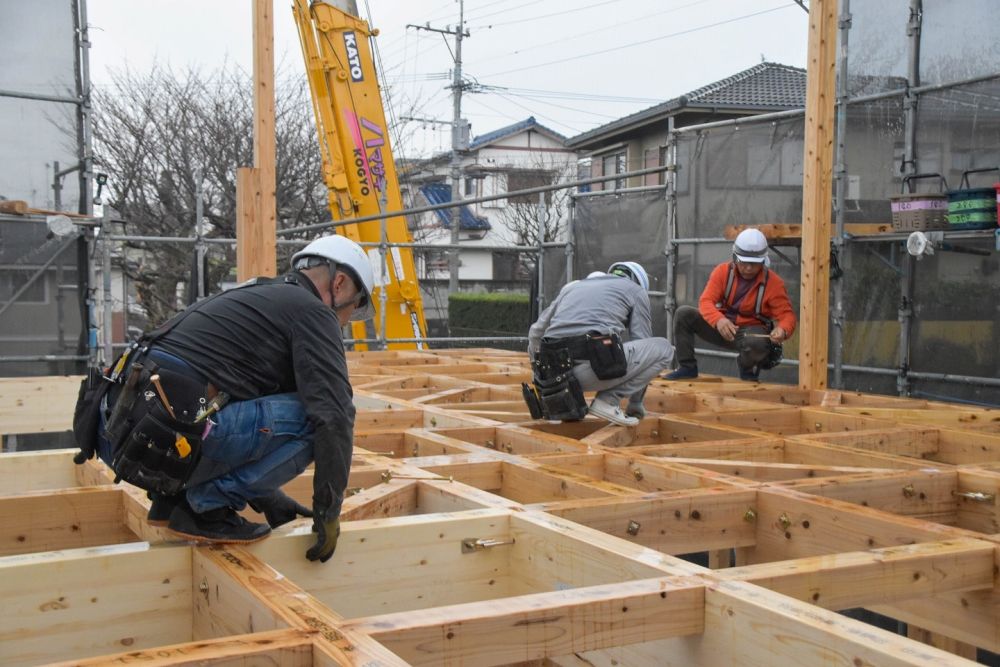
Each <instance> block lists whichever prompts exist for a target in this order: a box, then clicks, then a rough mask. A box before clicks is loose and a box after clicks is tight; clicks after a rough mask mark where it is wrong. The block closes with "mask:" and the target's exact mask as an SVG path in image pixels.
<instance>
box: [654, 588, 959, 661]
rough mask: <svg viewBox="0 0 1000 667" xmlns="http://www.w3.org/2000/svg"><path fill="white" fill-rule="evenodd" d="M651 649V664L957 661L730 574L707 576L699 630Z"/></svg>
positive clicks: (947, 654)
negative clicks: (654, 653)
mask: <svg viewBox="0 0 1000 667" xmlns="http://www.w3.org/2000/svg"><path fill="white" fill-rule="evenodd" d="M658 655H659V656H662V657H661V659H660V660H658V661H657V663H656V664H660V665H665V666H666V667H681V666H687V665H747V666H749V665H755V666H756V665H759V666H761V667H764V666H765V665H858V666H861V665H879V667H902V666H904V665H907V666H909V667H915V666H919V667H940V666H941V665H957V664H962V663H961V662H958V661H957V659H956V657H955V656H954V655H952V654H950V653H947V652H945V651H941V650H939V649H936V648H933V647H930V646H924V645H923V644H920V643H917V642H914V641H912V640H909V639H907V638H906V637H901V636H899V635H896V634H893V633H891V632H887V631H885V630H881V629H879V628H876V627H874V626H871V625H869V624H867V623H862V622H861V621H855V620H853V619H850V618H847V617H846V616H842V615H840V614H838V613H836V612H832V611H827V610H825V609H821V608H819V607H816V606H814V605H811V604H807V603H804V602H799V601H798V600H793V599H791V598H788V597H785V596H782V595H779V594H778V593H774V592H772V591H769V590H766V589H764V588H761V587H759V586H754V585H752V584H748V583H745V582H735V581H724V582H719V583H709V584H707V585H706V587H705V630H704V633H703V634H702V636H701V637H699V638H693V639H692V640H690V641H683V642H680V641H672V642H669V643H668V644H667V645H666V646H663V647H662V648H661V649H660V651H659V652H658ZM650 664H652V663H650ZM969 664H970V665H971V664H972V663H969Z"/></svg>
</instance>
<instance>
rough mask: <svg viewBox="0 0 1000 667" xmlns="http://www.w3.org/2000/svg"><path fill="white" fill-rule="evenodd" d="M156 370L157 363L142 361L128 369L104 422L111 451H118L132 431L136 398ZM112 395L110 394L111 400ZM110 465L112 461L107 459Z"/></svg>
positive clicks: (105, 433) (105, 435)
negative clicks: (144, 362) (147, 363)
mask: <svg viewBox="0 0 1000 667" xmlns="http://www.w3.org/2000/svg"><path fill="white" fill-rule="evenodd" d="M154 372H156V367H155V365H150V367H147V366H146V365H145V364H142V363H134V364H132V365H131V366H130V367H129V369H128V377H127V378H126V380H125V383H124V384H123V385H122V388H121V390H120V391H119V392H118V397H117V399H116V400H115V402H114V407H112V409H111V414H110V415H109V416H108V418H107V421H105V423H104V437H105V438H107V440H108V442H110V443H111V451H112V452H115V451H118V448H119V447H120V446H121V443H122V441H123V440H124V439H125V436H126V435H128V433H129V431H131V429H132V426H133V425H134V424H135V420H136V418H137V416H136V415H135V414H134V411H135V408H136V399H137V398H138V397H139V394H140V390H141V389H142V388H144V387H147V386H148V385H149V378H150V377H151V376H152V374H153V373H154ZM110 399H111V396H109V401H110ZM105 463H107V464H108V465H110V464H111V462H110V461H105Z"/></svg>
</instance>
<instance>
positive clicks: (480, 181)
mask: <svg viewBox="0 0 1000 667" xmlns="http://www.w3.org/2000/svg"><path fill="white" fill-rule="evenodd" d="M576 164H577V154H576V153H575V152H574V151H572V150H568V149H566V148H565V147H564V146H563V145H562V142H561V141H559V140H558V139H556V138H554V137H551V136H549V135H548V134H546V133H544V132H539V131H538V130H537V129H535V128H528V129H525V130H522V131H520V132H517V133H516V134H512V135H509V136H506V137H502V138H500V139H497V140H496V141H494V142H491V143H489V144H487V145H484V146H482V147H480V148H478V149H474V150H472V151H470V152H469V153H467V154H466V156H465V157H464V159H463V161H462V165H461V168H462V172H463V174H465V175H466V176H464V177H463V183H462V188H461V196H462V198H463V199H474V198H477V197H483V196H487V195H493V194H502V193H504V192H507V191H508V189H509V187H508V186H509V184H508V173H509V172H512V171H551V172H555V173H556V176H555V180H556V181H571V180H574V179H575V177H576V169H577V167H576ZM431 169H432V171H433V174H434V175H435V176H440V177H441V179H442V180H443V181H445V182H447V183H449V184H450V167H449V163H448V161H447V160H441V161H439V162H435V163H433V166H432V167H431ZM403 189H404V191H407V190H409V196H407V197H406V199H407V201H409V202H410V203H412V202H413V201H414V195H415V193H416V192H417V186H416V185H407V184H405V183H404V184H403ZM509 207H510V202H508V200H507V199H499V200H496V201H492V202H484V203H480V204H470V205H469V208H470V209H471V211H472V213H473V214H474V215H476V216H478V217H482V218H486V219H487V220H488V221H489V223H490V226H491V228H490V229H489V230H488V231H486V232H483V231H462V232H461V234H460V238H461V242H462V244H463V245H467V246H468V248H469V249H468V250H462V252H461V253H460V256H459V259H460V268H459V277H460V278H461V279H462V280H510V279H511V278H512V276H500V275H495V272H494V267H493V253H492V251H491V250H482V251H476V250H475V248H476V246H504V247H514V246H516V245H518V242H519V238H518V236H519V235H518V233H517V231H516V230H515V229H512V228H511V226H510V225H508V224H507V219H506V218H505V213H504V211H505V210H507V209H508V208H509ZM552 213H553V215H556V216H559V217H560V218H562V219H563V220H564V221H565V219H566V216H567V215H568V211H567V207H566V206H565V205H562V206H559V207H558V208H557V209H556V210H554V211H553V212H552ZM420 223H421V228H420V229H419V230H416V231H415V233H414V237H415V240H418V241H420V242H423V243H429V244H443V243H450V241H451V232H450V229H448V228H445V227H442V226H441V224H440V218H439V217H438V216H437V215H436V214H435V213H425V214H423V215H422V216H420ZM564 227H565V225H564ZM423 275H424V277H427V278H444V277H447V276H448V273H447V259H446V255H444V254H442V255H441V256H440V258H438V259H437V260H436V261H435V260H432V261H430V262H428V263H427V265H426V266H425V270H424V272H423Z"/></svg>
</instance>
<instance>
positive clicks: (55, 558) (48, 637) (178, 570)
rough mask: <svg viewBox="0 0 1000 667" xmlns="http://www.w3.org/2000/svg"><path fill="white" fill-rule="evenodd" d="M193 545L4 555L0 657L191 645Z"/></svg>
mask: <svg viewBox="0 0 1000 667" xmlns="http://www.w3.org/2000/svg"><path fill="white" fill-rule="evenodd" d="M196 587H197V583H195V582H194V581H193V580H192V576H191V549H189V548H187V547H175V548H171V549H149V547H148V546H146V545H123V546H121V547H105V548H103V549H94V550H88V551H84V550H73V551H67V552H49V553H45V554H35V555H32V556H17V557H11V558H2V559H0V599H2V600H3V605H0V662H2V663H3V664H4V665H37V664H41V663H48V662H53V661H57V660H76V659H80V658H87V657H91V656H97V655H103V654H106V653H117V652H119V651H123V650H126V649H127V650H131V651H140V650H145V649H151V648H154V647H156V646H164V645H170V644H177V643H181V642H189V641H191V640H192V636H191V605H192V591H194V590H195V589H196Z"/></svg>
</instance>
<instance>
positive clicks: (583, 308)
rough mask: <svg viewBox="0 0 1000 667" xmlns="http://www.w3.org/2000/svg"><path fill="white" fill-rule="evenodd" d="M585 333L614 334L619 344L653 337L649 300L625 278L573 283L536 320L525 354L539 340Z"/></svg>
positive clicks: (532, 349) (533, 347)
mask: <svg viewBox="0 0 1000 667" xmlns="http://www.w3.org/2000/svg"><path fill="white" fill-rule="evenodd" d="M589 331H598V332H600V333H602V334H610V333H616V334H618V335H619V336H621V338H622V340H623V341H624V340H639V339H641V338H649V337H650V336H652V335H653V327H652V323H651V322H650V315H649V296H648V295H647V294H646V292H645V290H643V289H642V288H641V287H639V286H638V285H637V284H635V283H634V282H632V281H631V280H629V279H628V278H622V277H619V276H601V277H597V278H587V279H586V280H575V281H573V282H571V283H569V284H567V285H565V286H564V287H563V288H562V289H561V290H560V291H559V296H557V297H556V300H555V301H553V302H552V303H551V304H550V305H549V307H548V308H546V309H545V310H544V311H542V314H541V315H539V316H538V321H537V322H535V323H534V324H532V325H531V328H530V329H529V330H528V352H530V353H531V354H535V353H537V352H538V349H539V346H540V345H541V341H542V338H567V337H570V336H578V335H580V334H585V333H587V332H589Z"/></svg>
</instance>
